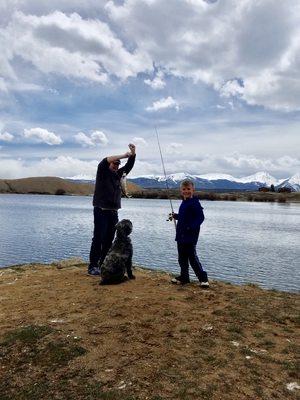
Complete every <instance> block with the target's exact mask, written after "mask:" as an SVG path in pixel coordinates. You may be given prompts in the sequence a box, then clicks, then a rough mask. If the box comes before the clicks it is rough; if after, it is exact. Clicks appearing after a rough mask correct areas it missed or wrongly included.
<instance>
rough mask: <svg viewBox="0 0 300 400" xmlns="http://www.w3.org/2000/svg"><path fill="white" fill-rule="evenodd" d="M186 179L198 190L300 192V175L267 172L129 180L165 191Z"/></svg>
mask: <svg viewBox="0 0 300 400" xmlns="http://www.w3.org/2000/svg"><path fill="white" fill-rule="evenodd" d="M184 179H191V180H192V181H193V182H194V184H195V188H196V189H205V190H254V191H256V190H258V188H260V187H262V186H268V187H270V186H271V185H274V187H275V188H276V189H279V188H281V187H289V188H290V189H291V190H292V191H296V192H299V191H300V174H299V173H298V174H295V175H293V176H292V177H290V178H286V179H276V178H274V177H273V176H271V175H270V174H268V173H267V172H258V173H256V174H254V175H250V176H246V177H242V178H235V177H233V176H231V175H227V174H216V173H215V174H206V175H191V174H188V173H184V172H181V173H177V174H171V175H167V180H166V179H165V177H164V176H161V175H143V176H139V177H135V178H130V179H129V180H130V181H131V182H133V183H135V184H136V185H139V186H141V187H143V188H145V189H146V188H152V189H154V188H156V189H164V188H166V184H167V185H168V187H169V188H170V189H175V188H178V187H179V186H180V182H182V181H183V180H184Z"/></svg>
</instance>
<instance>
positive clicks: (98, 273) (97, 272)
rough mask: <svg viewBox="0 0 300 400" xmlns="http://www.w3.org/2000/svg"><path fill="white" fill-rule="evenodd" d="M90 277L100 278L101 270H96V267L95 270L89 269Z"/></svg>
mask: <svg viewBox="0 0 300 400" xmlns="http://www.w3.org/2000/svg"><path fill="white" fill-rule="evenodd" d="M88 275H91V276H99V275H100V269H99V268H96V267H94V268H89V269H88Z"/></svg>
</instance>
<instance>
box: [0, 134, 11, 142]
mask: <svg viewBox="0 0 300 400" xmlns="http://www.w3.org/2000/svg"><path fill="white" fill-rule="evenodd" d="M13 138H14V136H13V135H12V134H11V133H8V132H3V133H1V132H0V140H2V141H3V142H11V141H12V140H13Z"/></svg>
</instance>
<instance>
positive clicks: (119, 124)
mask: <svg viewBox="0 0 300 400" xmlns="http://www.w3.org/2000/svg"><path fill="white" fill-rule="evenodd" d="M155 127H157V131H158V134H159V139H160V144H161V148H162V152H163V157H164V161H165V167H166V171H167V173H168V174H171V173H178V172H186V173H190V174H197V175H202V174H209V173H222V174H225V173H226V174H230V175H233V176H235V177H242V176H247V175H252V174H255V173H256V172H259V171H267V172H268V173H270V174H271V175H272V176H274V177H276V178H278V179H281V178H286V177H290V176H292V175H294V174H296V173H299V171H300V156H299V154H300V152H299V148H300V2H299V0H285V1H278V0H167V1H164V0H125V1H122V0H110V1H105V0H85V1H81V0H59V1H58V0H51V1H50V0H0V178H2V179H14V178H23V177H28V176H60V177H85V178H87V179H93V178H94V177H95V174H96V169H97V165H98V163H99V161H101V159H103V158H104V157H106V156H109V155H115V154H117V155H118V154H123V153H125V152H126V151H128V144H129V143H134V144H136V148H137V160H136V164H135V167H134V170H133V171H132V173H131V176H132V177H133V176H141V175H151V174H160V175H161V174H162V166H161V161H160V155H159V150H158V144H157V138H156V133H155Z"/></svg>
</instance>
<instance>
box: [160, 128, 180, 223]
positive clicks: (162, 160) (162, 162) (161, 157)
mask: <svg viewBox="0 0 300 400" xmlns="http://www.w3.org/2000/svg"><path fill="white" fill-rule="evenodd" d="M155 132H156V138H157V144H158V148H159V154H160V159H161V164H162V167H163V172H164V175H165V181H166V188H167V196H168V199H169V202H170V206H171V211H172V214H174V208H173V203H172V200H171V197H170V196H169V185H168V180H167V174H166V169H165V163H164V159H163V155H162V151H161V147H160V142H159V136H158V132H157V129H156V126H155ZM172 219H173V221H174V225H175V229H176V220H175V219H174V218H172Z"/></svg>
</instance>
